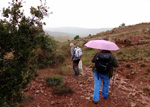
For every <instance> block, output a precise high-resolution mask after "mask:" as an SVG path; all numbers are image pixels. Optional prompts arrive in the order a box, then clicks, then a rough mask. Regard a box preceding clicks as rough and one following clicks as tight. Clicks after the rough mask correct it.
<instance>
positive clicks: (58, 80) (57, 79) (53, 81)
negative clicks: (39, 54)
mask: <svg viewBox="0 0 150 107" xmlns="http://www.w3.org/2000/svg"><path fill="white" fill-rule="evenodd" d="M44 79H45V81H46V85H48V86H55V87H56V86H62V85H63V84H64V83H63V77H62V76H61V75H52V76H51V77H45V78H44Z"/></svg>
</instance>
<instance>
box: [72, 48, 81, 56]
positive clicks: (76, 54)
mask: <svg viewBox="0 0 150 107" xmlns="http://www.w3.org/2000/svg"><path fill="white" fill-rule="evenodd" d="M74 51H75V57H81V55H82V50H81V48H79V47H76V48H75V49H74Z"/></svg>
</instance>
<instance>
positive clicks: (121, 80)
mask: <svg viewBox="0 0 150 107" xmlns="http://www.w3.org/2000/svg"><path fill="white" fill-rule="evenodd" d="M67 66H70V67H71V66H72V65H70V64H68V65H67ZM91 70H92V67H91V66H89V67H87V66H85V65H83V71H82V72H81V71H80V74H81V75H80V76H79V77H75V76H72V74H73V72H69V73H68V74H65V75H64V81H65V82H66V83H67V85H68V86H69V87H70V88H72V90H73V91H74V93H73V94H66V95H56V94H53V93H52V92H51V91H50V87H48V86H46V83H45V81H44V80H43V76H45V75H46V76H50V75H52V74H53V73H54V72H56V71H55V70H54V71H49V69H45V70H43V71H42V72H40V73H39V77H37V78H36V79H35V80H33V81H32V82H31V83H30V84H29V85H28V87H27V88H26V89H25V90H24V93H26V94H27V96H30V97H29V98H28V99H27V100H26V101H25V102H24V103H22V104H21V105H22V106H23V107H108V106H109V107H150V97H149V95H148V94H146V93H144V91H143V90H140V89H139V88H138V87H137V86H136V85H135V84H134V83H133V82H132V80H130V79H127V78H125V77H124V76H122V75H121V68H118V69H116V71H115V78H114V86H113V92H112V82H113V78H112V79H111V80H110V87H109V97H108V98H107V99H103V98H102V93H101V90H100V99H99V102H98V104H94V103H92V98H93V91H94V76H93V72H92V71H91ZM101 89H102V86H101Z"/></svg>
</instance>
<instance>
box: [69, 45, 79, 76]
mask: <svg viewBox="0 0 150 107" xmlns="http://www.w3.org/2000/svg"><path fill="white" fill-rule="evenodd" d="M70 47H71V59H72V60H73V70H74V73H75V74H74V75H73V76H78V75H79V67H78V64H79V61H80V57H76V56H75V48H76V46H75V45H74V44H73V43H70Z"/></svg>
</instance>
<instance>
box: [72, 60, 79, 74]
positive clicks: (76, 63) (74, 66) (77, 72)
mask: <svg viewBox="0 0 150 107" xmlns="http://www.w3.org/2000/svg"><path fill="white" fill-rule="evenodd" d="M79 61H80V59H78V60H73V70H74V73H75V75H79V67H78V64H79Z"/></svg>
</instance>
